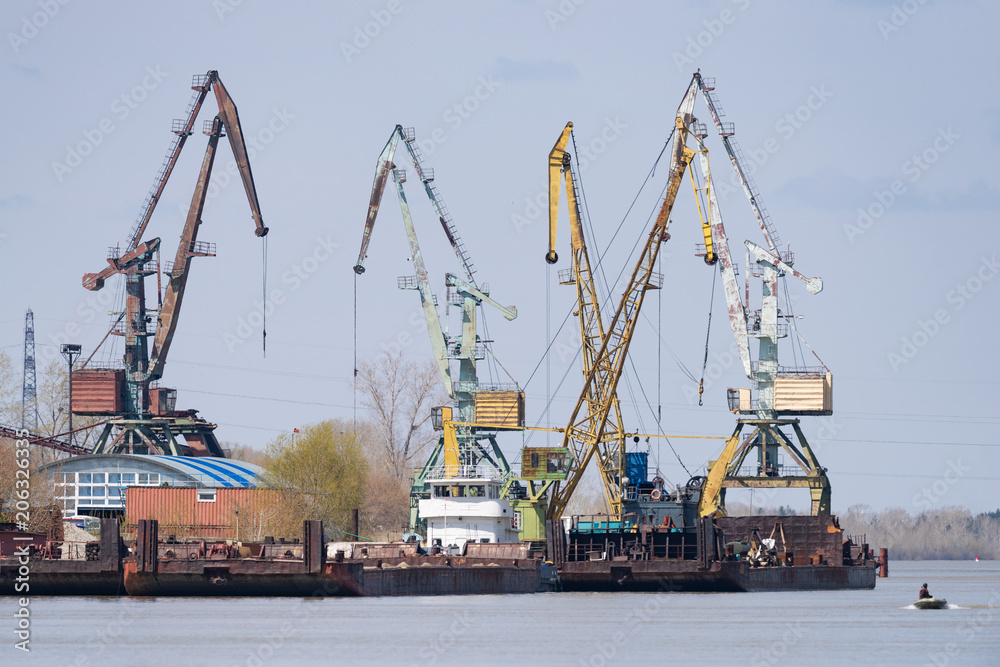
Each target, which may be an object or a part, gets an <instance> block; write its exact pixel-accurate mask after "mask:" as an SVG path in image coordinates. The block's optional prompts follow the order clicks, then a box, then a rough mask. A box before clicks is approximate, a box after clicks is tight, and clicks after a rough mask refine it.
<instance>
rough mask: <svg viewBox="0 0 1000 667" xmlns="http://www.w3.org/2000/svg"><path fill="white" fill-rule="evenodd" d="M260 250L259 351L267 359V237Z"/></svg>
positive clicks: (264, 238)
mask: <svg viewBox="0 0 1000 667" xmlns="http://www.w3.org/2000/svg"><path fill="white" fill-rule="evenodd" d="M262 240H263V241H264V242H263V243H262V244H261V246H260V250H261V280H260V303H261V308H260V315H261V339H260V346H261V351H262V352H263V354H264V358H265V359H267V236H264V237H263V239H262Z"/></svg>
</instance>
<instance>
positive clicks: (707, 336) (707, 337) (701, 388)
mask: <svg viewBox="0 0 1000 667" xmlns="http://www.w3.org/2000/svg"><path fill="white" fill-rule="evenodd" d="M718 277H719V273H718V272H717V271H713V272H712V294H711V296H710V297H709V299H708V327H707V329H706V331H705V360H704V361H702V363H701V380H699V381H698V405H699V406H701V405H702V394H704V393H705V369H706V368H708V341H709V340H710V339H711V337H712V310H713V309H714V307H715V279H716V278H718Z"/></svg>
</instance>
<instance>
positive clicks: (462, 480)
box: [418, 464, 519, 553]
mask: <svg viewBox="0 0 1000 667" xmlns="http://www.w3.org/2000/svg"><path fill="white" fill-rule="evenodd" d="M427 481H428V483H429V485H430V488H431V497H430V498H427V499H422V500H420V504H419V510H418V511H419V513H420V516H421V517H422V518H423V519H424V520H426V521H427V548H428V549H431V548H433V547H441V548H442V549H443V550H447V551H451V552H455V553H462V551H463V547H464V546H465V543H466V542H479V543H483V544H496V543H517V542H518V532H517V528H519V526H516V525H515V516H514V510H513V508H512V507H511V504H510V501H508V500H507V499H506V498H503V497H501V495H502V494H501V490H502V488H503V484H504V482H505V481H506V480H505V479H504V475H503V473H502V472H500V471H499V470H497V469H495V468H494V467H493V466H491V465H489V464H480V465H476V466H470V465H458V464H452V465H448V464H445V465H443V466H440V467H438V468H436V469H435V470H433V471H432V472H431V473H430V474H428V476H427Z"/></svg>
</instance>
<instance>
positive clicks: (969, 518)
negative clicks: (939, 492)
mask: <svg viewBox="0 0 1000 667" xmlns="http://www.w3.org/2000/svg"><path fill="white" fill-rule="evenodd" d="M840 526H841V527H842V528H843V529H844V532H845V533H846V534H849V535H858V536H860V535H865V536H867V540H868V543H869V544H870V545H872V546H873V547H886V548H888V549H889V557H890V558H893V559H896V560H971V559H973V558H975V557H976V556H979V557H980V558H981V559H989V560H1000V509H997V510H995V511H993V512H980V513H979V514H975V515H973V514H972V512H970V511H969V510H968V509H967V508H965V507H942V508H939V509H932V510H927V511H924V512H920V513H919V514H916V515H911V514H910V513H909V512H907V511H906V510H904V509H901V508H898V507H894V508H889V509H887V510H883V511H881V512H876V511H874V510H873V509H872V508H871V507H869V506H868V505H852V506H851V507H850V508H849V509H848V510H847V514H842V515H840Z"/></svg>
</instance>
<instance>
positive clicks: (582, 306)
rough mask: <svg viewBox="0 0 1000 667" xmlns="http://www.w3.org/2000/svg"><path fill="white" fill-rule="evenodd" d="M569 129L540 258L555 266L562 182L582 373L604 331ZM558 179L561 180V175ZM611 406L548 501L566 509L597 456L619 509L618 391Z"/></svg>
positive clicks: (556, 166)
mask: <svg viewBox="0 0 1000 667" xmlns="http://www.w3.org/2000/svg"><path fill="white" fill-rule="evenodd" d="M572 131H573V123H566V127H565V128H564V129H563V131H562V133H561V134H560V135H559V139H558V140H557V141H556V143H555V145H554V146H553V147H552V151H551V152H550V153H549V251H548V253H546V255H545V261H547V262H549V263H550V264H554V263H555V262H556V261H558V257H559V256H558V254H557V253H556V250H555V244H556V226H557V224H558V219H559V191H560V189H561V188H560V186H561V185H562V184H561V183H560V181H561V180H563V179H564V180H565V187H566V203H567V206H568V210H569V226H570V238H571V242H572V249H573V256H572V267H571V269H570V271H571V275H572V279H570V277H569V276H567V278H566V279H565V280H563V279H562V278H561V279H560V282H561V283H564V284H570V280H572V284H574V285H575V286H576V300H577V309H576V314H577V317H578V318H579V321H580V341H581V346H582V348H581V349H582V357H583V374H584V377H587V376H588V375H589V374H590V371H591V369H592V368H593V367H594V361H595V359H596V358H597V354H598V352H599V348H600V345H601V342H602V341H603V340H604V336H605V329H604V322H603V320H602V318H601V307H600V299H599V297H598V293H597V287H596V286H595V284H594V276H593V272H592V271H591V265H590V254H589V253H588V252H587V244H586V240H585V238H584V233H583V224H582V222H581V220H582V216H581V213H580V204H579V200H578V198H577V192H576V182H575V180H574V178H573V168H572V160H571V158H570V155H569V153H567V152H566V145H567V143H568V142H569V138H570V133H571V132H572ZM560 176H561V177H562V178H561V177H560ZM588 389H589V393H590V396H589V400H588V402H587V405H588V407H590V406H596V405H598V404H599V402H600V399H599V397H598V396H597V395H596V391H597V390H596V387H595V386H594V385H589V386H588ZM609 400H610V404H611V406H610V410H609V412H608V417H607V419H606V422H605V423H604V425H603V427H602V428H601V429H600V438H599V440H598V441H597V442H593V443H591V442H584V441H579V440H575V439H570V440H569V443H570V444H571V445H572V446H573V448H574V449H573V451H572V454H573V462H572V463H571V464H570V472H569V475H568V476H567V479H566V481H565V482H564V483H561V484H557V485H556V486H555V487H554V489H553V492H552V496H551V498H552V501H553V503H559V504H560V505H562V507H565V505H566V503H567V502H568V501H569V498H570V496H572V494H573V491H574V490H575V489H576V487H577V485H578V484H579V482H580V479H581V478H582V475H583V472H584V470H586V468H587V465H588V464H589V462H590V460H591V459H592V458H593V456H594V454H595V453H596V454H597V464H598V468H599V469H600V473H601V481H602V482H603V484H602V486H603V488H604V491H605V496H606V498H607V501H608V506H609V507H610V508H611V512H612V513H617V512H619V511H620V509H621V484H620V479H619V478H620V475H619V470H621V468H622V462H623V457H624V452H625V427H624V426H623V424H622V416H621V406H620V405H619V402H618V396H617V393H612V394H611V395H610V398H609Z"/></svg>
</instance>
